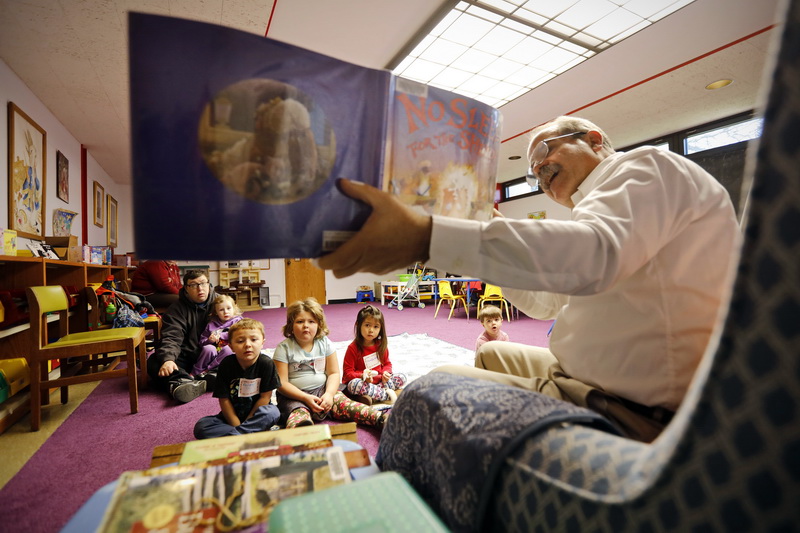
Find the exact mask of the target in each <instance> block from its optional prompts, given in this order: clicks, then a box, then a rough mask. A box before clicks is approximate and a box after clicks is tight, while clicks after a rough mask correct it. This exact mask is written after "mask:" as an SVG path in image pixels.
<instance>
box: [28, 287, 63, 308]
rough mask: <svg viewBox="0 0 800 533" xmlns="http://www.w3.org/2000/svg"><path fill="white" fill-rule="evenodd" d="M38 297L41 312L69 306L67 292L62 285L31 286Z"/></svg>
mask: <svg viewBox="0 0 800 533" xmlns="http://www.w3.org/2000/svg"><path fill="white" fill-rule="evenodd" d="M31 292H33V294H34V296H35V297H36V303H37V306H38V309H39V313H40V314H45V313H53V312H56V311H62V310H65V309H67V308H68V307H69V300H67V293H65V292H64V288H63V287H61V285H47V286H44V287H31Z"/></svg>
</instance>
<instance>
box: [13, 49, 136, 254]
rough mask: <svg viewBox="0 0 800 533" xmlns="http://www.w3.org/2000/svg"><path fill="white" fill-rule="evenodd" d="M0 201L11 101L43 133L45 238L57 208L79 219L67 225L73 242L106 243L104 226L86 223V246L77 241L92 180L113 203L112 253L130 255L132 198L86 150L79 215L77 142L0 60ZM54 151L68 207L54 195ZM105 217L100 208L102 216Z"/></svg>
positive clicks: (23, 242) (19, 243)
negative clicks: (60, 157) (61, 162)
mask: <svg viewBox="0 0 800 533" xmlns="http://www.w3.org/2000/svg"><path fill="white" fill-rule="evenodd" d="M0 102H2V106H0V162H2V164H1V165H0V198H6V199H7V198H8V186H9V183H8V181H9V177H8V102H13V103H14V104H15V105H16V106H17V107H19V108H20V109H21V110H22V111H24V112H25V113H26V114H27V115H28V116H29V117H30V118H31V119H33V120H34V121H35V122H36V123H37V124H38V125H39V126H40V127H42V128H43V129H44V130H45V132H46V134H47V149H46V154H45V155H46V167H45V168H46V172H45V180H44V183H45V203H44V206H45V213H44V220H43V222H44V230H45V235H52V234H53V222H52V221H53V210H55V209H58V208H61V209H67V210H69V211H75V212H76V213H78V215H77V216H76V217H75V219H74V220H73V223H72V234H73V235H77V236H78V242H79V243H82V244H90V245H96V246H103V245H105V244H106V227H105V226H106V225H105V221H104V223H103V227H102V228H99V227H97V226H95V225H94V224H93V223H92V219H91V218H90V219H89V231H88V241H87V242H86V243H83V242H82V240H81V235H82V230H81V224H82V217H84V216H90V215H91V210H92V199H93V186H92V183H93V182H94V181H97V182H99V183H100V185H102V186H103V188H104V189H105V193H106V194H110V195H111V196H113V197H114V199H115V200H117V203H118V217H119V233H118V236H117V238H118V247H117V248H116V250H115V253H125V252H128V251H132V250H133V234H132V229H131V228H132V225H131V220H132V218H131V208H130V205H131V193H130V187H129V186H123V185H119V184H117V183H115V182H114V181H113V180H112V179H111V178H110V177H109V176H108V174H107V173H106V172H105V171H104V170H103V169H102V168H101V167H100V166H99V165H98V164H97V162H96V161H95V159H94V158H93V157H92V148H91V146H90V147H88V152H89V153H88V157H87V181H88V183H87V195H88V198H87V204H86V205H87V211H86V212H84V210H83V207H82V202H81V143H80V142H79V141H78V140H77V139H76V138H75V137H73V136H72V134H71V133H70V132H69V131H67V129H66V128H65V127H64V126H63V125H62V124H61V123H60V122H59V121H58V120H57V119H56V118H55V117H54V116H53V114H52V113H50V111H49V110H48V109H47V107H45V106H44V104H42V102H40V101H39V99H38V98H36V96H35V95H34V94H33V93H32V92H31V91H30V89H28V87H27V86H26V85H25V84H24V83H23V82H22V80H20V79H19V77H17V75H16V74H14V72H13V71H12V70H11V69H10V68H9V67H8V65H6V63H5V62H4V61H3V60H2V59H0ZM56 151H60V152H61V153H62V154H64V156H65V157H66V158H67V160H68V161H69V202H64V201H63V200H61V199H59V198H58V196H56ZM8 210H9V205H8V200H6V201H2V202H0V227H3V228H8V227H9V212H8ZM103 212H104V213H105V208H104V211H103ZM28 242H30V241H29V240H28V239H21V238H20V239H18V240H17V247H18V248H19V249H23V250H24V249H27V243H28Z"/></svg>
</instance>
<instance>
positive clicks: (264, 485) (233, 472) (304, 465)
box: [100, 446, 350, 533]
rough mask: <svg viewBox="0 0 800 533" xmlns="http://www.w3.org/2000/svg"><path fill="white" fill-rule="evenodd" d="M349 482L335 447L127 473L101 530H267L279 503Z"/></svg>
mask: <svg viewBox="0 0 800 533" xmlns="http://www.w3.org/2000/svg"><path fill="white" fill-rule="evenodd" d="M349 482H350V472H349V469H348V467H347V464H346V461H345V459H344V453H343V451H342V449H341V448H339V447H336V446H334V447H330V448H321V449H318V450H310V451H304V452H297V453H293V454H289V455H279V456H274V457H264V458H261V459H257V460H253V461H242V462H234V463H231V464H226V465H217V466H207V467H197V466H192V465H188V466H182V467H170V468H167V469H163V470H161V469H157V468H154V469H150V470H144V471H139V472H125V473H123V474H122V476H120V478H119V481H118V482H117V488H116V490H115V491H114V496H113V497H112V501H111V503H110V504H109V506H108V509H107V510H106V515H105V516H104V519H103V523H102V524H101V526H100V531H102V532H104V533H112V532H113V533H122V532H133V531H135V532H148V531H151V532H156V531H157V532H159V533H178V532H180V533H184V532H197V533H200V532H206V531H232V530H241V529H244V528H248V529H247V531H264V530H266V528H265V527H262V525H263V524H264V523H265V522H266V521H267V520H268V519H269V515H270V513H271V512H272V509H273V508H274V507H275V506H276V505H277V504H278V502H280V501H282V500H284V499H286V498H290V497H292V496H297V495H300V494H304V493H307V492H313V491H317V490H322V489H325V488H329V487H334V486H337V485H342V484H346V483H349ZM249 528H253V529H249Z"/></svg>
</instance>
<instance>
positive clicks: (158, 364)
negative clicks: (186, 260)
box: [147, 270, 216, 403]
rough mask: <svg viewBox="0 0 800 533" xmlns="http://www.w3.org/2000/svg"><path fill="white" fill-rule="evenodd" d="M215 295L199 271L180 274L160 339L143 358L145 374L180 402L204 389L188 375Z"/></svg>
mask: <svg viewBox="0 0 800 533" xmlns="http://www.w3.org/2000/svg"><path fill="white" fill-rule="evenodd" d="M215 297H216V294H215V293H214V289H213V288H212V287H211V284H210V283H209V282H208V278H207V277H206V274H205V272H203V271H202V270H189V271H188V272H186V274H184V276H183V288H182V289H181V290H180V292H179V295H178V301H177V302H175V303H174V304H172V305H171V306H170V307H169V309H167V311H166V313H164V315H163V318H162V319H163V322H164V323H163V326H162V328H161V342H160V343H159V345H158V347H157V348H156V351H155V353H154V354H153V355H151V356H150V358H149V359H148V360H147V373H148V375H149V376H150V378H151V379H152V380H153V381H152V383H153V385H154V386H155V387H157V388H160V389H163V390H166V391H168V392H169V393H170V395H171V396H172V397H173V398H174V399H175V400H177V401H179V402H181V403H186V402H190V401H192V400H194V399H195V398H197V397H198V396H200V395H202V394H203V393H204V392H206V388H207V383H206V381H205V380H202V379H195V378H194V377H193V376H192V375H191V374H190V372H191V370H192V366H194V363H195V360H196V359H197V355H198V353H199V351H200V334H201V333H202V332H203V330H204V329H205V327H206V325H207V324H208V318H209V314H208V313H209V306H210V305H211V302H213V301H214V298H215Z"/></svg>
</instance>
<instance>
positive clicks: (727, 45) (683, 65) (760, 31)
mask: <svg viewBox="0 0 800 533" xmlns="http://www.w3.org/2000/svg"><path fill="white" fill-rule="evenodd" d="M776 26H777V24H770V25H769V26H767V27H766V28H762V29H760V30H758V31H756V32H753V33H751V34H750V35H745V36H744V37H742V38H741V39H736V40H735V41H733V42H730V43H728V44H726V45H724V46H720V47H719V48H717V49H715V50H711V51H710V52H706V53H705V54H703V55H699V56H697V57H695V58H694V59H690V60H689V61H685V62H683V63H681V64H680V65H676V66H674V67H672V68H669V69H667V70H665V71H663V72H659V73H658V74H655V75H653V76H650V77H649V78H645V79H643V80H642V81H639V82H636V83H634V84H633V85H629V86H627V87H625V88H624V89H620V90H619V91H617V92H613V93H611V94H609V95H607V96H604V97H602V98H598V99H597V100H595V101H594V102H590V103H588V104H586V105H583V106H581V107H579V108H577V109H573V110H572V111H569V112H567V113H564V114H565V115H572V114H574V113H577V112H578V111H581V110H583V109H586V108H587V107H591V106H593V105H595V104H597V103H600V102H602V101H603V100H608V99H609V98H611V97H613V96H616V95H618V94H621V93H624V92H625V91H628V90H630V89H633V88H634V87H638V86H639V85H642V84H643V83H647V82H648V81H650V80H654V79H656V78H660V77H661V76H664V75H665V74H669V73H670V72H673V71H675V70H678V69H679V68H682V67H685V66H686V65H689V64H691V63H694V62H695V61H700V60H701V59H704V58H706V57H708V56H710V55H713V54H716V53H717V52H720V51H722V50H725V49H726V48H730V47H731V46H734V45H737V44H739V43H741V42H743V41H746V40H748V39H752V38H753V37H755V36H757V35H760V34H762V33H764V32H766V31H769V30H771V29H773V28H775V27H776ZM542 124H544V122H543V123H542ZM539 126H541V124H537V125H536V126H533V127H532V128H530V129H527V130H525V131H523V132H521V133H517V134H516V135H513V136H511V137H509V138H508V139H504V140H502V141H500V142H506V141H510V140H512V139H516V138H517V137H519V136H520V135H525V134H526V133H530V132H531V131H533V129H534V128H537V127H539Z"/></svg>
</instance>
